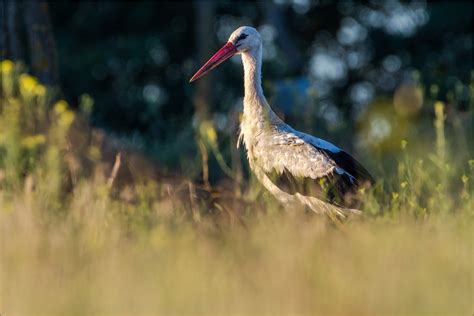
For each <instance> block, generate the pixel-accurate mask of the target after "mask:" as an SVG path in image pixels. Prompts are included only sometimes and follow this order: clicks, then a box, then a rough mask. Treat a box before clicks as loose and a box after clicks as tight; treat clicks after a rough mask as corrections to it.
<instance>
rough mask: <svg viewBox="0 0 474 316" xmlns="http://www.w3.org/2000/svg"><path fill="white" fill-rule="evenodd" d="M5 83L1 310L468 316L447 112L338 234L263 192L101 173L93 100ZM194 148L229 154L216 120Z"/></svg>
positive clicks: (462, 185) (467, 231)
mask: <svg viewBox="0 0 474 316" xmlns="http://www.w3.org/2000/svg"><path fill="white" fill-rule="evenodd" d="M0 70H1V74H2V79H3V80H2V86H1V91H0V153H1V154H0V245H1V251H0V263H1V264H0V281H1V282H0V306H1V308H2V313H5V314H7V315H16V314H20V315H33V314H34V315H64V314H81V315H82V314H90V315H108V314H123V313H126V314H139V315H148V314H166V315H183V314H196V313H197V314H203V315H213V314H219V315H223V314H225V315H242V314H245V315H275V314H283V315H292V314H311V315H334V314H351V315H353V314H355V315H380V314H382V315H383V314H387V315H399V314H402V315H420V314H439V313H441V314H443V315H444V314H446V315H450V314H460V315H461V314H467V313H470V312H471V311H472V308H473V305H472V302H473V301H472V296H473V283H472V280H473V277H474V276H473V271H474V270H473V262H472V242H473V240H472V225H473V219H474V185H473V179H474V160H472V159H471V160H469V161H467V160H464V161H462V162H461V163H460V164H458V163H457V161H458V160H459V158H458V157H457V150H459V148H456V149H453V148H452V139H451V138H449V137H448V136H447V135H449V134H450V133H451V132H450V131H449V130H448V129H446V127H447V126H446V120H447V116H446V103H445V102H442V101H437V102H436V103H435V104H434V105H432V106H433V108H434V110H433V112H434V121H433V122H432V126H434V128H433V129H434V133H433V134H434V136H433V138H432V139H431V143H433V146H431V148H430V149H429V150H428V151H427V152H426V153H425V154H424V155H420V154H419V152H420V151H422V150H424V148H416V147H413V146H412V145H411V143H410V141H409V140H408V141H407V140H403V141H401V142H400V143H399V144H398V146H399V150H400V153H401V155H400V156H398V158H397V163H396V165H397V168H396V169H397V172H396V173H395V174H385V175H384V177H383V178H381V179H380V180H379V183H378V187H376V188H375V189H374V190H373V191H371V192H367V201H366V204H365V207H364V215H363V216H361V217H357V218H352V219H351V220H349V221H346V222H345V223H344V226H342V227H339V228H336V227H335V226H334V225H333V224H332V223H330V222H328V221H326V220H325V218H324V217H323V216H317V215H316V214H314V213H308V212H307V211H306V212H305V210H303V209H298V208H291V209H290V208H283V207H282V206H281V205H279V204H278V203H277V202H276V201H275V200H274V199H272V198H271V197H270V195H269V194H268V193H267V192H265V191H262V188H261V187H260V186H259V185H258V184H256V183H254V184H252V185H250V186H247V187H245V188H244V190H243V192H240V191H239V190H238V188H235V187H232V186H225V185H222V186H220V187H218V188H214V189H212V188H206V187H204V188H203V187H202V186H199V185H197V184H194V183H192V182H190V181H189V179H186V178H184V179H179V178H178V177H161V178H159V179H158V180H154V179H153V178H152V169H150V168H148V167H147V166H143V167H144V168H145V172H146V175H147V176H146V177H142V178H138V177H132V179H129V180H128V181H126V183H125V184H120V179H119V177H120V173H115V175H114V171H113V170H114V169H116V168H115V166H118V169H123V168H125V166H127V165H132V166H134V167H138V166H140V165H142V164H140V163H136V164H134V163H133V161H127V160H126V159H124V161H123V162H120V161H121V159H120V156H116V158H115V162H114V168H112V171H110V169H106V168H104V166H103V164H101V161H100V157H103V156H104V157H105V156H106V154H107V153H106V152H105V151H103V150H101V149H99V148H97V147H96V146H95V145H94V143H93V142H92V140H90V138H91V137H90V135H89V134H88V133H89V131H88V130H87V128H84V126H81V125H78V124H80V121H81V120H83V117H84V116H87V115H88V113H90V109H91V107H92V100H91V99H90V97H88V96H83V97H82V100H83V103H82V104H81V106H80V107H79V108H81V109H86V110H85V111H83V112H76V111H73V110H71V108H70V107H69V105H68V103H67V102H66V101H64V100H59V101H54V100H55V98H54V96H53V94H54V93H53V92H52V91H51V89H49V88H47V87H45V86H43V85H42V84H41V83H39V82H38V80H37V79H36V78H35V77H32V76H30V75H28V74H26V73H24V68H23V67H22V66H21V65H17V64H14V63H12V62H11V61H8V60H7V61H2V62H1V63H0ZM97 106H99V105H97ZM77 139H85V140H86V141H85V145H83V146H78V145H77V144H76V143H75V140H76V141H77ZM195 141H197V142H202V143H203V146H209V147H213V148H215V150H216V151H217V152H218V151H219V149H218V148H217V147H218V136H217V133H216V131H215V129H214V128H213V126H212V124H210V123H209V122H207V123H203V124H201V129H200V136H199V137H197V138H196V140H195ZM78 147H83V149H82V151H79V149H78ZM76 155H80V156H85V157H86V159H85V160H76V159H74V157H75V156H76ZM421 156H423V158H420V157H421ZM425 157H426V158H425ZM86 161H89V163H92V169H94V170H95V171H94V172H92V173H91V172H87V168H85V167H83V166H82V164H83V163H84V162H86ZM115 176H117V178H115ZM383 188H389V189H390V190H389V192H386V191H384V190H383ZM340 229H342V231H341V230H340Z"/></svg>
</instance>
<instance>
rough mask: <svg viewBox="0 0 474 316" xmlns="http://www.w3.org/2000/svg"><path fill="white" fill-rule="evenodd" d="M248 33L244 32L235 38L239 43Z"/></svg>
mask: <svg viewBox="0 0 474 316" xmlns="http://www.w3.org/2000/svg"><path fill="white" fill-rule="evenodd" d="M247 36H248V35H247V34H245V33H242V34H240V35H239V37H237V39H236V40H235V42H236V43H237V42H238V41H240V40H243V39H244V38H246V37H247Z"/></svg>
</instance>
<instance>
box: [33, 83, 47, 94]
mask: <svg viewBox="0 0 474 316" xmlns="http://www.w3.org/2000/svg"><path fill="white" fill-rule="evenodd" d="M34 93H35V94H36V95H37V96H39V97H44V96H45V94H46V88H45V86H43V85H42V84H38V85H37V86H36V87H35V91H34Z"/></svg>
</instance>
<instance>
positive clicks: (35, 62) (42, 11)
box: [0, 0, 59, 86]
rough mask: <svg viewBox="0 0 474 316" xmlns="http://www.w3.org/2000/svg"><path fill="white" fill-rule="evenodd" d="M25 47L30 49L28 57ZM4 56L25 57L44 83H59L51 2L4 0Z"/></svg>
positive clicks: (0, 32) (0, 33)
mask: <svg viewBox="0 0 474 316" xmlns="http://www.w3.org/2000/svg"><path fill="white" fill-rule="evenodd" d="M21 22H23V23H21ZM22 25H23V26H24V29H22V28H21V26H22ZM24 34H26V41H24V40H23V35H24ZM25 48H27V49H28V51H29V59H28V60H25V58H26V57H25V55H24V53H23V52H24V51H25V50H26V49H25ZM0 57H1V58H2V59H6V58H8V59H12V60H21V61H23V62H25V63H26V64H29V65H30V66H31V69H32V72H33V74H34V75H35V76H37V77H38V78H39V79H40V81H41V82H43V83H44V84H48V85H51V86H58V85H59V72H58V61H57V52H56V43H55V40H54V37H53V34H52V30H51V21H50V17H49V5H48V3H47V2H39V1H37V0H31V1H23V2H22V1H1V2H0Z"/></svg>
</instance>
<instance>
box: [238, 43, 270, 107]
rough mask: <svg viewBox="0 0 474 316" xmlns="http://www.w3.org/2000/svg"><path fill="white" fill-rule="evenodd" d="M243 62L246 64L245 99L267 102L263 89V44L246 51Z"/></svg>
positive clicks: (253, 101) (252, 101)
mask: <svg viewBox="0 0 474 316" xmlns="http://www.w3.org/2000/svg"><path fill="white" fill-rule="evenodd" d="M242 63H243V64H244V84H245V100H246V101H251V103H255V102H257V103H261V104H266V103H267V102H266V100H265V96H264V95H263V90H262V46H260V47H258V48H257V49H255V50H249V51H246V52H244V53H243V54H242ZM246 103H249V102H246Z"/></svg>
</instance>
